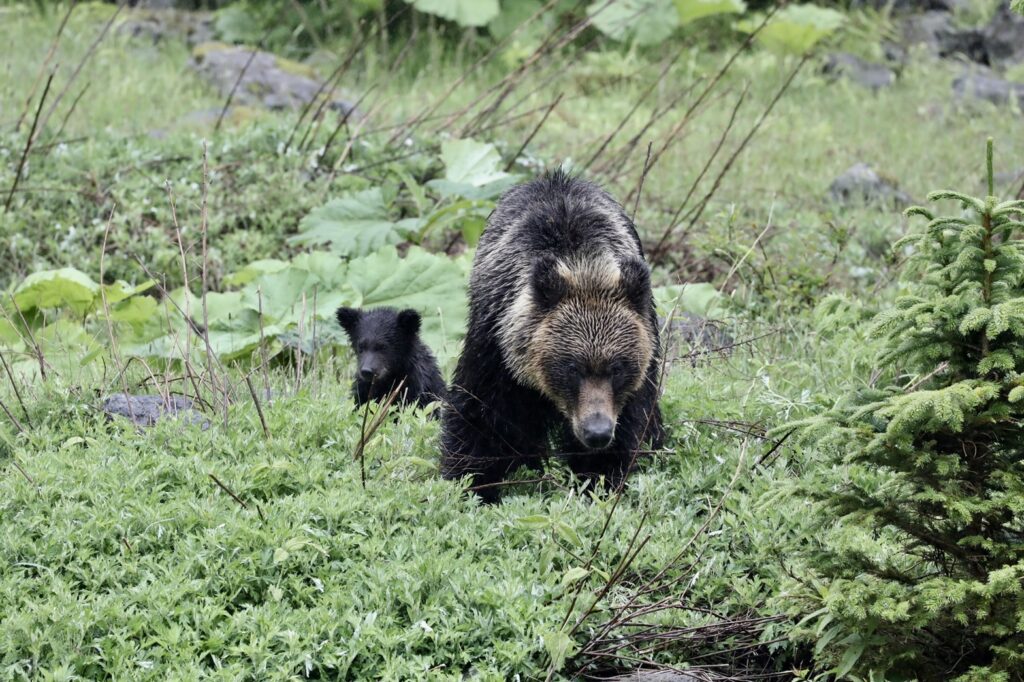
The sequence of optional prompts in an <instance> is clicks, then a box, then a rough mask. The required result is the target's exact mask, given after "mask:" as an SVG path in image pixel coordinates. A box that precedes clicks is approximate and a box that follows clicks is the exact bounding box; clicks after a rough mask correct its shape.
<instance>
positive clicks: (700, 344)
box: [658, 312, 733, 357]
mask: <svg viewBox="0 0 1024 682" xmlns="http://www.w3.org/2000/svg"><path fill="white" fill-rule="evenodd" d="M658 326H659V327H660V328H662V329H664V330H665V347H666V348H668V349H669V354H670V356H675V357H679V356H682V355H686V354H689V353H690V352H692V351H693V350H704V351H716V350H722V351H725V350H726V349H727V347H729V346H731V345H732V344H733V338H732V336H730V335H729V334H728V332H726V331H725V329H724V328H723V325H722V324H721V323H719V322H716V321H715V320H709V319H707V318H705V317H701V316H700V315H694V314H693V313H686V312H683V313H676V314H675V315H673V317H672V320H671V321H670V322H668V324H666V320H665V318H658Z"/></svg>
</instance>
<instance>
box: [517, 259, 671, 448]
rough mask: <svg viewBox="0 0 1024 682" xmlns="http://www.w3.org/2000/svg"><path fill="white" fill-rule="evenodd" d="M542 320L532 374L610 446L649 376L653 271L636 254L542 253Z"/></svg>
mask: <svg viewBox="0 0 1024 682" xmlns="http://www.w3.org/2000/svg"><path fill="white" fill-rule="evenodd" d="M530 287H531V295H532V296H531V297H532V299H533V306H534V313H535V314H536V315H537V316H538V324H537V326H536V328H535V331H534V333H533V335H532V338H531V340H530V348H529V350H528V357H529V365H528V368H527V374H528V375H529V377H528V378H529V381H530V383H532V384H533V385H534V386H535V387H537V388H538V389H539V390H540V391H541V393H543V394H544V395H546V396H547V397H548V398H549V399H550V400H551V401H552V402H553V403H554V404H555V405H556V406H557V407H558V409H559V411H560V412H561V413H562V414H563V415H564V416H565V418H566V419H567V420H568V421H569V423H570V425H571V426H572V432H573V434H574V435H575V437H576V439H577V440H578V441H579V442H580V443H581V444H582V445H583V446H585V447H586V448H587V449H589V450H600V449H603V448H606V447H608V446H609V445H610V444H611V443H612V440H613V439H614V438H615V426H616V424H617V422H618V418H619V414H620V413H621V411H622V408H623V406H624V405H625V404H626V402H628V400H629V398H630V397H631V396H633V395H634V394H635V393H636V392H637V391H638V390H639V389H640V388H641V386H642V385H643V382H644V381H647V369H648V367H649V365H650V363H651V360H652V358H653V357H654V353H655V345H656V343H657V341H656V338H657V337H656V336H655V334H656V332H655V330H654V329H653V328H652V327H651V322H650V306H651V276H650V270H649V269H648V267H647V264H646V263H645V262H644V261H643V260H641V259H640V258H636V257H627V258H624V259H622V258H620V259H617V260H616V259H614V258H612V257H611V256H590V257H585V258H582V259H580V260H577V261H573V262H566V261H562V260H560V259H558V258H556V257H554V256H551V255H544V256H541V257H540V258H538V259H537V260H536V261H535V262H534V264H533V269H532V271H531V276H530Z"/></svg>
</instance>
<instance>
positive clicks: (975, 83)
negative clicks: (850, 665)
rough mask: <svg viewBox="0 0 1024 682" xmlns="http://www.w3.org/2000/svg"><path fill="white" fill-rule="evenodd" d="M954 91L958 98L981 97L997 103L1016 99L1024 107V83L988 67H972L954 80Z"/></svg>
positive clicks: (1004, 103) (1000, 103)
mask: <svg viewBox="0 0 1024 682" xmlns="http://www.w3.org/2000/svg"><path fill="white" fill-rule="evenodd" d="M953 93H954V94H955V95H956V98H957V99H958V100H961V101H963V100H965V99H981V100H985V101H986V102H992V104H996V105H1006V104H1008V103H1009V102H1011V101H1016V102H1017V105H1018V106H1019V107H1020V108H1021V109H1024V83H1014V82H1012V81H1008V80H1005V79H1003V78H1000V77H999V76H997V75H995V74H994V73H992V72H991V71H988V70H986V69H981V68H978V69H972V70H971V71H968V72H967V73H964V74H963V75H961V76H958V77H957V78H955V79H954V80H953Z"/></svg>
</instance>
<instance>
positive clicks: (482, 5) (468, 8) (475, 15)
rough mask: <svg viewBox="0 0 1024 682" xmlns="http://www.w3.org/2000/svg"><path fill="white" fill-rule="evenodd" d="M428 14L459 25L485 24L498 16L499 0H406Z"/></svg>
mask: <svg viewBox="0 0 1024 682" xmlns="http://www.w3.org/2000/svg"><path fill="white" fill-rule="evenodd" d="M405 1H406V2H407V3H409V4H411V5H412V6H413V7H415V8H416V9H418V10H419V11H421V12H424V13H426V14H433V15H434V16H436V17H441V18H442V19H447V20H448V21H454V22H455V23H456V24H458V25H459V26H484V25H486V24H487V22H489V21H490V20H492V19H494V18H495V17H496V16H498V12H499V11H500V8H499V7H498V0H405Z"/></svg>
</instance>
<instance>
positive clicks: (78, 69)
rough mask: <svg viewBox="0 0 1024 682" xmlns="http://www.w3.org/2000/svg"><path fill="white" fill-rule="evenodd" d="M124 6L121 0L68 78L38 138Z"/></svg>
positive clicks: (47, 115)
mask: <svg viewBox="0 0 1024 682" xmlns="http://www.w3.org/2000/svg"><path fill="white" fill-rule="evenodd" d="M124 5H125V3H124V0H121V1H120V2H118V3H117V9H116V10H114V13H113V14H112V15H111V16H110V19H108V20H107V23H105V24H104V25H103V29H102V30H101V31H100V34H99V35H98V36H96V40H94V41H93V42H92V44H91V45H89V49H88V50H86V52H85V55H83V56H82V60H81V61H80V62H78V65H77V66H76V67H75V70H74V71H72V72H71V76H70V77H69V78H68V82H67V83H65V84H64V87H63V89H61V91H60V92H59V93H57V97H56V98H54V100H53V103H52V104H51V105H50V108H49V109H47V110H46V114H45V115H44V116H43V119H42V122H41V123H40V125H39V129H38V130H37V131H36V136H38V135H39V134H40V133H41V132H42V131H43V130H45V129H46V124H47V122H48V121H49V120H50V117H51V116H53V112H54V111H55V110H56V109H57V106H58V105H59V104H60V101H61V100H62V99H64V95H66V94H67V92H68V90H70V89H71V86H72V85H73V84H74V82H75V80H76V79H77V78H78V74H79V73H81V72H82V67H84V66H85V64H86V62H88V61H89V59H90V58H91V57H92V55H93V53H94V52H96V48H97V47H99V45H100V43H101V42H103V39H104V38H105V37H106V35H107V32H108V31H110V27H111V26H113V25H114V21H115V20H116V19H117V17H118V15H120V14H121V10H122V9H124Z"/></svg>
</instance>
